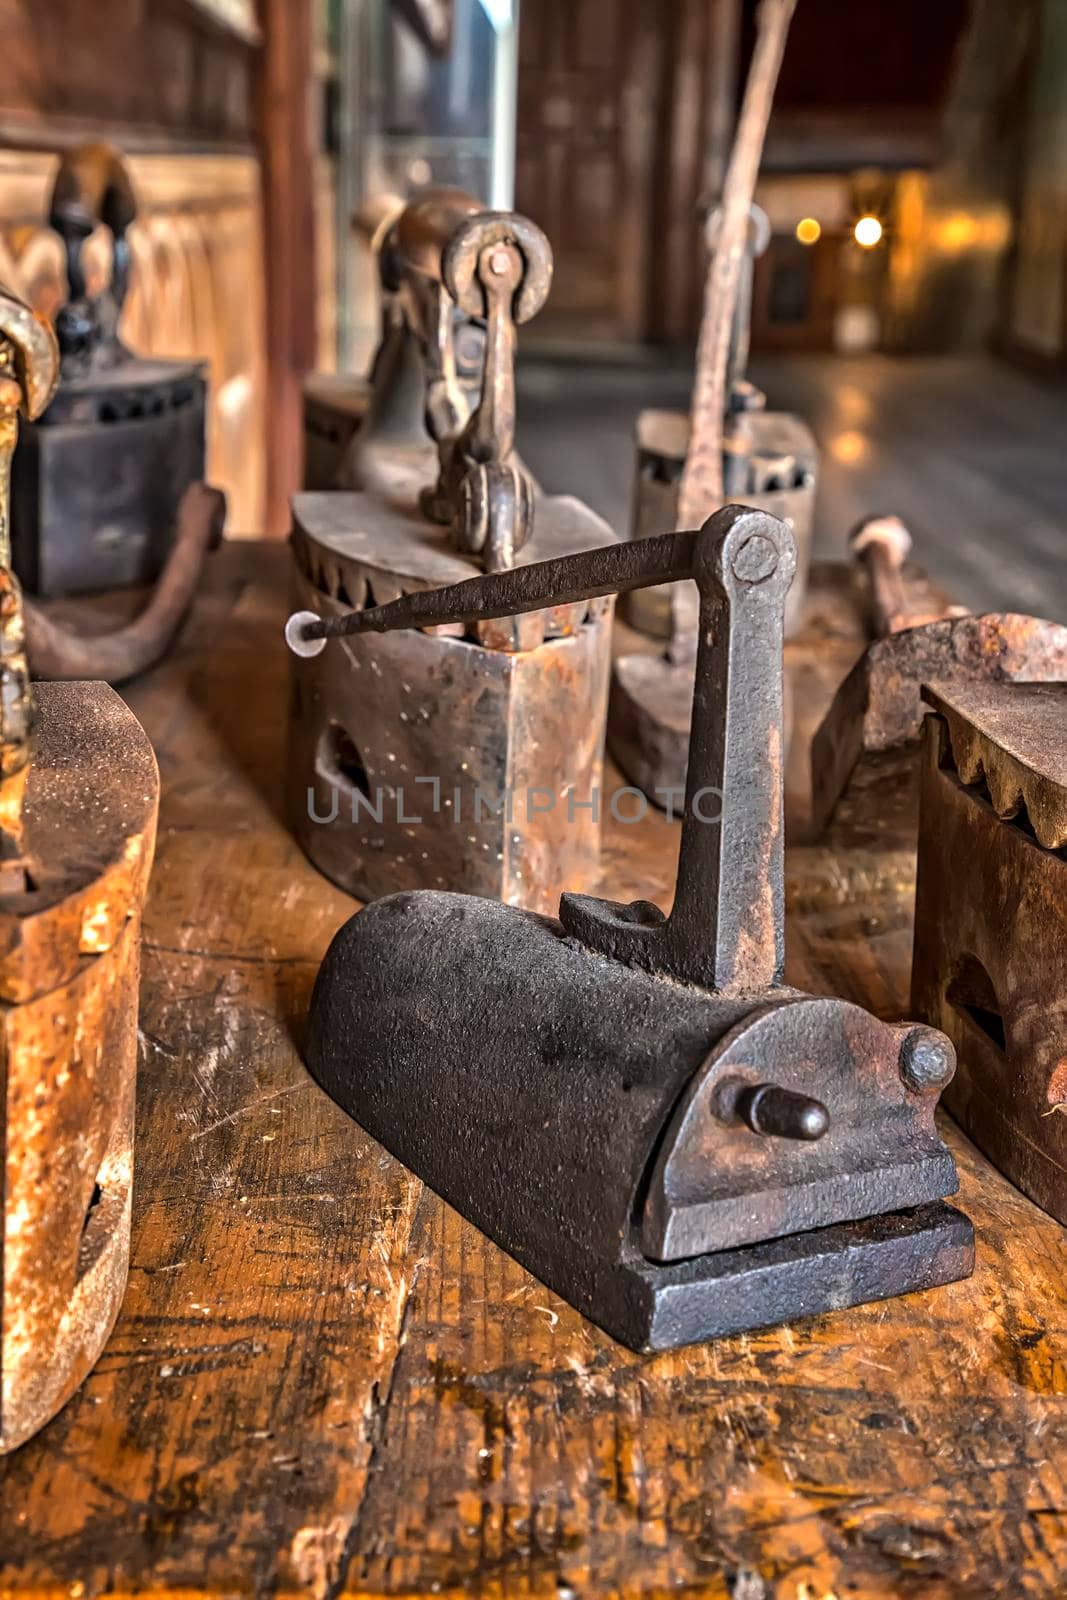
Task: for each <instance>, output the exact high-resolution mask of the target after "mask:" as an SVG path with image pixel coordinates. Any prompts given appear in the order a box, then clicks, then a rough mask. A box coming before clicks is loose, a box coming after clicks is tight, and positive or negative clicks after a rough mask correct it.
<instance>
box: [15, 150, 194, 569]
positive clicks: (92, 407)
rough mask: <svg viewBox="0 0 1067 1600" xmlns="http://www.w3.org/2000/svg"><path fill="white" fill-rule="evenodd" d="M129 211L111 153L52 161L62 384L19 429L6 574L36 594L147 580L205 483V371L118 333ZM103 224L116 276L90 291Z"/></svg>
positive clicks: (129, 192)
mask: <svg viewBox="0 0 1067 1600" xmlns="http://www.w3.org/2000/svg"><path fill="white" fill-rule="evenodd" d="M136 214H137V212H136V203H135V197H134V193H133V187H132V183H131V181H130V177H129V173H128V171H127V169H126V167H125V164H124V163H123V161H122V159H121V157H120V156H119V155H118V154H117V152H116V151H114V150H113V149H112V148H111V147H110V146H107V145H89V146H84V147H82V148H80V149H77V150H74V151H71V152H69V153H68V154H67V155H65V156H64V157H63V158H62V160H61V161H60V164H59V168H58V171H57V174H56V179H55V184H54V188H53V193H52V201H51V206H50V211H49V221H50V222H51V224H52V226H53V227H54V228H55V229H56V231H57V232H58V234H59V235H60V238H61V240H62V242H63V246H64V250H65V253H66V262H67V277H68V284H69V296H68V299H67V302H66V304H65V305H64V306H63V307H62V308H61V309H60V311H59V313H58V315H57V317H56V335H57V338H58V340H59V348H60V353H61V357H62V369H61V381H60V384H59V387H58V389H57V391H56V394H55V397H54V399H53V400H52V403H51V405H50V406H49V407H48V409H47V410H46V411H45V412H44V413H43V415H41V416H40V418H39V419H38V420H37V421H36V422H34V423H32V424H29V425H27V426H26V427H24V428H23V431H22V442H21V445H20V448H19V452H18V455H17V457H16V459H15V465H14V476H13V485H12V488H13V510H12V537H13V545H14V564H15V570H16V571H17V572H18V574H19V577H20V579H21V581H22V583H23V584H24V585H25V587H26V589H27V590H28V591H30V592H31V593H33V594H38V595H43V596H56V595H66V594H76V593H88V592H93V591H97V590H100V589H107V588H114V587H118V586H121V585H126V584H134V583H148V582H151V581H152V580H154V579H155V578H156V576H157V575H158V574H159V572H160V571H161V570H162V568H163V566H164V565H165V563H166V560H167V556H168V554H169V551H170V546H171V541H172V540H173V538H174V534H175V530H176V526H177V517H178V507H179V505H180V502H181V499H182V496H183V495H184V493H185V491H186V489H187V488H188V486H189V485H190V484H191V483H194V482H196V481H198V480H200V479H202V478H203V476H204V452H205V444H204V414H205V396H206V385H205V381H204V376H203V369H202V366H201V364H199V363H197V362H174V361H159V360H155V359H153V360H144V359H141V358H139V357H137V356H135V355H133V354H131V352H130V351H129V350H128V349H127V348H126V346H125V345H124V344H123V342H122V338H121V335H120V332H119V321H120V318H121V314H122V308H123V304H124V301H125V299H126V293H127V289H128V286H129V277H130V243H129V229H130V227H131V226H132V224H133V222H134V220H135V218H136ZM100 226H103V227H104V228H106V229H108V230H109V231H110V234H111V239H112V267H111V275H110V279H109V281H108V282H107V283H105V284H104V285H103V286H102V287H100V288H99V289H97V288H96V287H94V286H92V285H91V284H90V281H89V274H88V267H87V263H86V259H85V245H86V242H87V241H88V239H89V237H90V235H91V234H93V233H94V232H95V231H96V229H97V228H98V227H100Z"/></svg>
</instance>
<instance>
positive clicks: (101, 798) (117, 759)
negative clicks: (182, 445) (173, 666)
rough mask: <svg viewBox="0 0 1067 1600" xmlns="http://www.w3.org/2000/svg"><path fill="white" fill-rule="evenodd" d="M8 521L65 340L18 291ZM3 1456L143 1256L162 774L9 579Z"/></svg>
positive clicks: (5, 635) (0, 507)
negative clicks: (17, 424) (53, 644)
mask: <svg viewBox="0 0 1067 1600" xmlns="http://www.w3.org/2000/svg"><path fill="white" fill-rule="evenodd" d="M0 371H2V372H3V377H2V379H0V440H2V441H3V443H2V445H0V518H2V522H3V526H5V527H6V519H7V512H8V504H7V501H8V489H7V467H8V463H9V459H10V451H11V448H12V445H13V438H14V435H13V428H14V421H15V411H16V409H17V408H21V409H22V410H23V411H24V412H25V413H27V414H29V415H32V414H34V413H35V412H39V411H40V410H41V409H42V407H43V406H44V405H45V404H47V401H48V398H49V396H50V392H51V388H52V386H53V384H54V382H55V379H56V376H57V373H58V350H57V349H56V346H55V343H54V341H53V340H52V337H51V334H50V332H49V331H48V330H47V329H45V328H44V327H43V325H42V324H40V323H38V322H35V321H34V319H33V317H32V314H31V313H30V312H29V311H28V310H27V308H26V307H25V306H23V305H22V304H21V302H19V301H17V300H16V299H15V298H14V297H13V296H12V295H10V293H9V292H8V291H6V290H3V291H0ZM0 689H2V693H0V846H2V850H0V949H2V952H3V953H2V955H0V1002H2V1004H0V1033H2V1040H0V1128H2V1129H3V1135H4V1137H3V1166H2V1171H0V1193H2V1196H3V1219H2V1234H0V1453H2V1452H6V1451H9V1450H13V1449H15V1448H16V1446H18V1445H19V1444H21V1443H22V1442H23V1441H24V1440H25V1439H27V1438H29V1437H30V1435H31V1434H33V1433H35V1432H36V1431H37V1430H38V1429H39V1428H41V1427H43V1425H44V1424H45V1423H46V1422H47V1421H48V1420H49V1418H50V1417H52V1416H54V1415H55V1413H56V1412H57V1411H58V1410H59V1409H60V1407H61V1406H63V1405H64V1404H65V1402H66V1401H67V1400H68V1399H69V1397H70V1396H71V1394H73V1392H74V1390H75V1389H76V1388H77V1387H78V1385H79V1384H80V1383H82V1382H83V1380H84V1379H85V1377H86V1376H87V1374H88V1373H89V1371H90V1369H91V1368H92V1366H93V1364H94V1362H95V1361H96V1359H97V1357H98V1356H99V1354H100V1351H101V1349H102V1347H103V1345H104V1342H105V1341H106V1339H107V1337H108V1334H109V1333H110V1331H111V1328H112V1326H113V1324H114V1321H115V1317H116V1315H117V1314H118V1308H119V1304H120V1301H121V1299H122V1294H123V1290H124V1287H125V1283H126V1273H127V1264H128V1256H129V1233H130V1201H131V1193H132V1177H133V1118H134V1084H135V1074H136V1064H137V983H138V970H139V928H140V917H141V908H142V905H143V902H144V896H145V890H146V887H147V879H148V873H149V869H150V865H151V860H152V851H153V846H154V839H155V827H156V813H157V807H158V800H159V776H158V772H157V769H156V763H155V757H154V756H153V754H152V749H151V746H150V744H149V742H148V739H147V738H146V736H145V734H144V732H143V731H142V729H141V728H140V726H139V724H138V723H137V721H136V719H135V718H134V717H133V715H132V713H131V712H130V711H129V710H128V709H127V707H126V706H125V705H124V704H123V703H122V701H121V700H120V699H119V698H118V696H117V695H116V694H115V693H114V692H113V691H112V690H111V689H109V688H108V687H107V685H106V684H100V683H76V684H45V685H42V686H39V687H38V688H37V690H36V692H35V693H34V692H33V691H31V687H30V682H29V673H28V668H27V663H26V657H25V647H24V629H23V623H22V605H21V594H20V590H19V585H18V581H17V579H16V578H15V577H14V575H13V574H12V573H11V572H10V571H9V569H8V568H7V567H6V566H3V565H2V564H0Z"/></svg>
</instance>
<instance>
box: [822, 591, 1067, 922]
mask: <svg viewBox="0 0 1067 1600" xmlns="http://www.w3.org/2000/svg"><path fill="white" fill-rule="evenodd" d="M879 610H880V612H881V613H882V614H883V616H884V617H885V619H886V623H887V625H886V628H885V629H884V631H883V632H882V634H881V636H880V637H878V638H876V639H874V640H872V642H871V643H870V644H869V645H868V647H867V649H866V650H865V651H864V652H863V654H862V655H861V656H860V658H859V660H858V661H857V662H856V663H855V665H854V666H853V668H852V669H851V671H850V672H849V673H848V675H847V676H846V677H845V678H844V679H843V681H842V682H841V684H840V686H839V687H838V690H837V692H836V694H835V695H834V698H833V700H832V701H831V704H830V706H829V709H828V710H827V712H826V715H825V716H824V718H823V720H822V722H821V723H820V724H819V726H818V728H817V729H816V731H815V734H814V737H813V739H812V743H811V791H812V826H811V839H810V841H809V843H810V845H811V851H812V854H813V855H814V856H815V858H816V859H815V860H813V861H812V862H811V863H810V864H809V866H808V868H807V869H806V876H807V877H808V878H809V880H811V882H812V883H814V882H815V881H816V880H823V881H825V879H826V876H827V875H826V872H825V870H824V869H823V868H822V867H820V866H819V864H818V859H817V858H818V856H819V854H820V853H821V855H822V857H823V860H824V861H825V860H833V861H835V862H836V863H837V866H836V868H835V871H834V874H833V881H834V891H835V894H836V895H837V898H838V900H839V902H840V904H841V905H842V906H848V905H849V904H852V905H860V904H863V905H870V904H871V902H873V901H874V900H876V899H880V900H882V901H883V903H884V904H886V905H890V906H894V907H896V908H897V910H898V911H899V913H900V914H901V915H906V916H909V917H910V915H911V908H912V905H913V904H914V896H915V859H916V857H915V852H916V840H917V836H918V829H919V790H920V768H921V760H920V747H921V737H922V728H923V722H924V720H925V713H926V710H927V707H926V705H925V704H924V701H923V696H922V686H923V684H924V683H939V684H942V685H950V684H951V685H954V686H956V687H961V686H964V685H967V684H972V685H985V686H986V687H988V688H989V689H992V688H993V687H995V686H996V685H998V684H1008V683H1012V682H1023V683H1025V682H1031V681H1040V682H1053V683H1054V682H1058V681H1063V680H1065V679H1067V627H1063V626H1062V625H1061V624H1059V623H1055V622H1046V621H1044V620H1042V619H1041V618H1038V617H1026V616H1020V615H1017V614H1015V613H1012V612H989V613H986V614H984V615H981V616H970V615H967V614H963V615H959V614H950V615H942V616H939V617H936V618H935V620H933V621H932V622H923V623H919V624H918V625H916V626H914V627H904V628H896V629H895V630H894V629H892V628H891V627H889V626H888V615H889V614H888V612H886V611H885V608H884V607H879Z"/></svg>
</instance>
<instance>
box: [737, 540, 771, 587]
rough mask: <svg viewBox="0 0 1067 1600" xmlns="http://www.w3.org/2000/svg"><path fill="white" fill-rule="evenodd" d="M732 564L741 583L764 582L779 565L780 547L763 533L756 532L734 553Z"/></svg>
mask: <svg viewBox="0 0 1067 1600" xmlns="http://www.w3.org/2000/svg"><path fill="white" fill-rule="evenodd" d="M730 566H731V568H732V570H733V574H734V577H735V578H736V579H737V580H738V582H739V583H763V582H764V581H765V579H767V578H769V577H770V576H771V575H772V574H773V572H774V571H775V569H776V568H777V566H778V548H777V546H776V545H774V544H772V542H771V541H770V539H765V538H764V537H763V535H762V534H761V533H754V534H752V536H751V537H750V538H748V539H746V540H745V542H744V544H743V545H742V546H741V548H740V549H739V550H737V551H736V552H735V553H734V558H733V560H732V562H731V563H730Z"/></svg>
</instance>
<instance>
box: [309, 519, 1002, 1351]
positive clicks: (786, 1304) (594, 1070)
mask: <svg viewBox="0 0 1067 1600" xmlns="http://www.w3.org/2000/svg"><path fill="white" fill-rule="evenodd" d="M794 570H795V550H794V545H793V541H792V537H791V535H790V532H789V530H788V529H787V528H786V527H785V526H784V525H783V524H782V523H780V522H777V521H775V520H774V519H773V518H771V517H769V516H767V515H765V514H763V513H760V512H756V511H752V510H749V509H746V508H742V507H737V506H730V507H727V508H725V509H724V510H723V511H721V512H719V513H718V514H717V515H716V516H715V517H714V518H712V519H711V521H710V522H709V523H708V524H707V525H706V526H705V528H704V529H703V530H701V531H700V532H699V533H686V532H683V533H677V534H669V535H665V536H662V537H660V538H657V539H649V540H645V541H641V542H634V543H626V544H622V545H616V546H609V547H607V548H606V549H601V550H594V551H587V552H585V553H583V554H581V555H577V556H572V557H564V558H562V559H558V560H555V561H550V562H545V563H541V564H536V565H530V566H526V567H518V568H516V569H514V570H513V571H509V572H504V573H498V574H492V575H486V576H484V577H482V578H479V579H473V580H468V581H466V582H463V583H461V584H459V585H455V586H452V587H450V588H447V589H444V590H441V591H437V592H430V593H426V594H409V595H408V596H406V597H403V598H400V599H398V600H396V601H395V602H393V603H392V604H387V605H385V606H382V607H379V608H376V609H374V610H368V611H364V612H363V613H362V615H360V616H329V615H327V616H320V617H318V618H316V617H314V616H309V615H297V616H294V617H293V618H291V619H290V624H289V629H288V637H289V639H290V642H291V644H292V645H293V648H294V650H297V651H298V652H300V653H302V654H307V655H311V654H312V652H315V653H316V654H315V656H314V657H313V658H314V659H317V658H318V657H319V656H325V655H327V654H329V653H330V651H334V650H336V649H337V648H338V646H339V645H340V644H342V643H345V642H350V641H351V640H352V639H354V638H356V637H358V636H360V635H363V634H366V633H370V632H378V631H382V632H386V633H388V631H390V630H392V629H393V628H401V627H427V626H434V625H440V624H441V623H444V622H446V621H447V622H451V623H453V624H454V625H461V626H463V627H465V628H466V627H470V626H472V625H479V624H482V625H484V624H485V623H486V622H487V621H488V620H489V619H491V618H493V617H495V616H497V615H501V614H503V615H508V616H512V615H518V614H522V613H524V612H531V611H537V610H540V609H541V608H543V607H544V605H545V603H546V600H547V599H548V598H549V597H552V598H554V599H555V601H556V603H557V604H558V605H574V604H577V603H588V601H589V600H590V599H594V598H597V597H602V596H604V595H607V594H611V593H616V592H626V591H628V590H632V589H636V588H638V587H641V586H643V585H647V584H648V583H652V582H657V581H676V580H679V579H683V578H688V577H693V578H695V579H696V581H697V585H698V588H699V593H700V604H701V613H700V625H699V631H698V637H699V649H698V659H697V666H696V672H695V678H694V682H695V694H694V708H693V717H692V732H691V742H690V758H689V769H688V774H687V780H686V796H685V821H684V825H683V831H682V843H681V853H680V858H679V872H678V885H677V891H676V895H675V901H674V906H673V908H672V910H671V912H670V914H669V915H667V916H665V915H664V914H663V912H662V911H660V910H659V909H658V908H657V907H656V906H653V905H651V904H650V903H648V902H644V901H639V902H636V903H634V904H632V905H629V906H625V905H620V904H617V903H615V902H612V901H609V900H600V899H595V898H592V897H589V896H586V895H574V894H564V895H563V897H562V899H561V901H560V905H559V915H558V919H551V918H548V917H544V916H539V915H535V914H532V913H529V912H522V911H517V910H515V909H511V908H508V907H505V906H502V905H499V904H494V903H492V902H489V901H481V900H477V899H474V898H472V897H468V896H462V895H454V894H443V893H435V892H422V893H402V894H394V895H391V896H388V897H386V898H384V899H382V900H380V901H378V902H376V903H375V904H373V905H371V906H369V907H368V908H367V909H366V910H365V911H363V912H361V913H360V914H359V915H357V916H356V917H354V918H353V919H352V920H351V921H350V922H349V923H348V924H347V925H346V926H345V927H344V928H343V929H342V930H341V932H340V933H339V934H338V935H337V937H336V938H335V940H334V942H333V944H332V945H331V947H330V950H329V952H328V953H327V956H326V960H325V961H324V963H323V966H322V969H321V971H320V974H319V977H318V980H317V983H316V987H315V992H314V996H313V1000H312V1007H311V1015H310V1018H309V1025H308V1036H307V1047H306V1057H307V1061H308V1064H309V1066H310V1067H311V1070H312V1072H313V1073H314V1074H315V1076H316V1077H317V1078H318V1080H319V1081H320V1082H321V1083H322V1084H323V1085H324V1087H326V1088H327V1089H328V1090H329V1092H330V1093H331V1094H332V1095H333V1096H334V1097H335V1098H336V1099H337V1100H338V1101H339V1102H340V1104H342V1105H343V1106H344V1107H345V1108H346V1109H347V1110H348V1111H349V1112H350V1113H351V1114H352V1115H353V1116H354V1117H356V1119H357V1120H358V1121H359V1122H360V1123H361V1124H362V1125H363V1126H364V1127H365V1128H366V1129H367V1130H368V1131H369V1132H371V1133H372V1134H374V1135H375V1137H377V1138H379V1139H381V1140H382V1142H383V1143H384V1144H386V1146H387V1147H388V1148H389V1149H391V1150H392V1151H393V1152H394V1153H395V1154H396V1155H397V1156H399V1158H400V1159H401V1160H403V1161H405V1162H407V1163H408V1164H409V1165H410V1166H411V1167H412V1168H413V1170H414V1171H416V1172H417V1173H419V1175H420V1176H422V1177H423V1178H424V1179H425V1180H426V1181H427V1182H429V1183H430V1184H431V1185H432V1186H433V1187H434V1188H435V1189H437V1190H438V1191H439V1192H440V1193H441V1194H442V1195H443V1196H444V1197H445V1198H446V1199H447V1200H448V1201H450V1203H452V1204H453V1205H455V1206H456V1207H457V1208H458V1209H459V1210H460V1211H462V1212H463V1214H464V1215H465V1216H467V1217H469V1218H470V1219H471V1220H472V1221H474V1222H475V1223H476V1224H477V1225H478V1226H480V1227H481V1228H483V1229H484V1230H485V1231H486V1232H487V1233H488V1234H489V1235H490V1236H491V1237H492V1238H493V1239H495V1240H496V1241H497V1242H498V1243H499V1244H500V1245H502V1247H503V1248H504V1249H506V1250H508V1251H509V1252H510V1253H511V1254H513V1255H514V1256H515V1257H516V1258H517V1259H518V1260H520V1261H521V1262H522V1263H523V1264H524V1265H526V1266H527V1267H528V1268H529V1270H530V1271H532V1272H534V1273H535V1274H536V1275H537V1276H538V1277H540V1278H541V1279H542V1280H543V1281H544V1282H545V1283H546V1284H548V1285H549V1286H550V1287H551V1288H553V1289H555V1290H556V1291H557V1292H558V1293H560V1294H561V1295H563V1296H564V1297H565V1298H567V1299H568V1300H570V1301H571V1303H572V1304H574V1305H576V1306H577V1307H579V1309H581V1310H582V1311H583V1312H584V1313H585V1314H586V1315H588V1316H589V1317H591V1318H592V1319H593V1320H594V1321H596V1322H598V1323H599V1324H600V1325H601V1326H602V1327H604V1328H606V1329H607V1330H608V1331H609V1332H611V1333H612V1334H613V1335H614V1336H615V1337H617V1338H619V1339H620V1340H622V1341H623V1342H625V1343H626V1344H629V1345H631V1346H632V1347H633V1348H635V1349H662V1348H668V1347H672V1346H675V1345H679V1344H685V1343H689V1342H692V1341H694V1340H699V1339H705V1338H712V1337H717V1336H720V1335H724V1334H728V1333H733V1332H737V1331H740V1330H742V1329H748V1328H754V1327H759V1326H763V1325H766V1324H768V1323H773V1322H778V1321H783V1320H789V1319H792V1318H794V1317H799V1316H805V1315H808V1314H811V1313H813V1312H817V1311H825V1310H830V1309H840V1308H842V1307H843V1306H847V1305H852V1304H855V1303H857V1302H859V1301H862V1300H868V1299H877V1298H880V1297H884V1296H887V1295H892V1294H897V1293H902V1292H904V1291H906V1290H911V1289H916V1288H922V1287H930V1286H932V1285H934V1284H940V1283H945V1282H948V1281H950V1280H952V1279H954V1278H958V1277H961V1276H965V1275H966V1274H967V1273H968V1272H969V1271H970V1270H971V1265H972V1260H973V1246H972V1234H971V1228H970V1224H969V1223H968V1222H967V1221H966V1219H965V1218H963V1217H962V1216H960V1215H959V1214H958V1213H956V1212H955V1211H953V1210H952V1209H951V1208H949V1207H948V1206H946V1205H944V1204H943V1197H944V1196H945V1195H946V1194H950V1193H952V1192H953V1191H954V1190H955V1188H956V1176H955V1170H954V1167H953V1163H952V1160H951V1158H950V1156H949V1154H948V1152H947V1151H946V1149H945V1147H944V1146H943V1144H942V1143H941V1140H940V1139H939V1137H938V1135H937V1132H936V1129H935V1126H934V1109H935V1106H936V1103H937V1099H938V1096H939V1093H940V1091H941V1089H942V1088H943V1087H944V1085H945V1083H946V1082H947V1081H948V1080H949V1078H950V1077H951V1073H952V1069H953V1055H952V1048H951V1045H950V1044H949V1042H948V1040H947V1039H945V1038H944V1037H943V1036H942V1035H941V1034H940V1033H938V1032H936V1031H935V1030H933V1029H930V1028H926V1027H921V1026H916V1025H913V1024H908V1023H904V1024H900V1025H897V1026H893V1025H890V1024H887V1023H883V1022H880V1021H878V1020H876V1019H875V1018H874V1017H872V1016H870V1015H869V1014H868V1013H866V1012H864V1011H863V1010H861V1009H860V1008H859V1007H857V1006H855V1005H852V1004H850V1003H848V1002H846V1001H843V1000H838V999H834V998H830V997H821V998H815V997H812V996H808V995H804V994H802V993H800V992H798V991H796V990H794V989H791V988H789V987H788V986H787V985H785V984H784V983H783V981H782V969H783V955H784V949H783V826H782V754H783V752H782V637H783V635H782V622H783V608H784V601H785V595H786V593H787V591H788V587H789V584H790V582H791V580H792V577H793V573H794Z"/></svg>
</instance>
